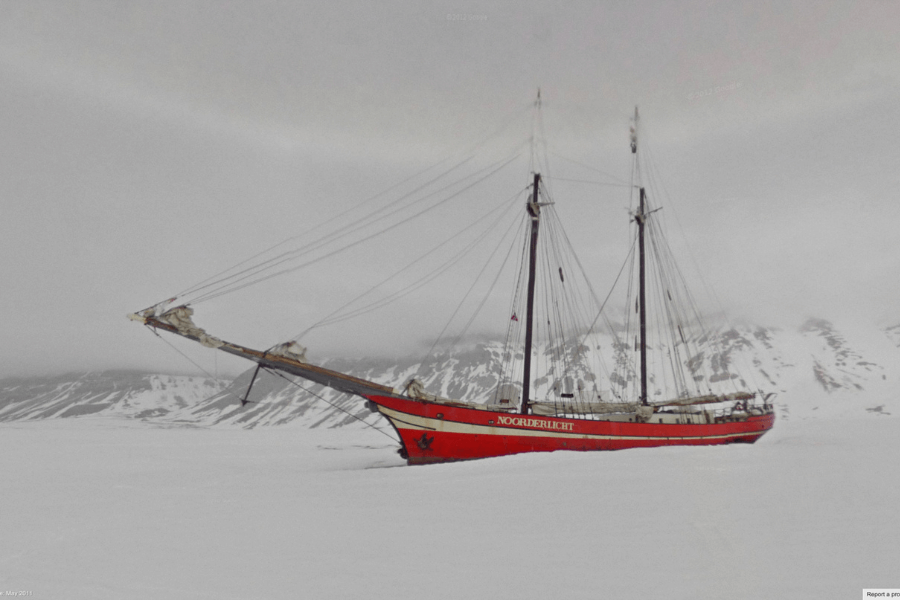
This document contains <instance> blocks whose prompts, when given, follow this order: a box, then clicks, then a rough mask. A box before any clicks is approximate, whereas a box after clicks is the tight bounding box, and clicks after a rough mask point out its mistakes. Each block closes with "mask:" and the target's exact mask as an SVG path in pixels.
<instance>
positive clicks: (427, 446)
mask: <svg viewBox="0 0 900 600" xmlns="http://www.w3.org/2000/svg"><path fill="white" fill-rule="evenodd" d="M433 441H434V436H431V437H428V434H427V433H423V434H422V437H420V438H416V444H418V445H419V449H420V450H431V442H433Z"/></svg>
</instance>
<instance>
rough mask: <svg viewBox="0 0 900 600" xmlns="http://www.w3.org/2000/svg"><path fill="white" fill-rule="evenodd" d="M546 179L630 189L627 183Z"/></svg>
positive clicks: (557, 178)
mask: <svg viewBox="0 0 900 600" xmlns="http://www.w3.org/2000/svg"><path fill="white" fill-rule="evenodd" d="M546 179H552V180H554V181H568V182H570V183H590V184H593V185H604V186H607V187H620V188H627V187H631V186H630V185H628V184H627V183H609V182H606V181H591V180H589V179H569V178H567V177H546Z"/></svg>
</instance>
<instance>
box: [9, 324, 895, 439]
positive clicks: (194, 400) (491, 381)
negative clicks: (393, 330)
mask: <svg viewBox="0 0 900 600" xmlns="http://www.w3.org/2000/svg"><path fill="white" fill-rule="evenodd" d="M609 348H610V352H611V353H612V354H613V355H614V354H615V352H617V351H621V349H620V348H616V347H615V345H614V344H612V343H611V342H610V343H609ZM701 348H702V351H701V352H700V353H699V354H697V355H696V356H692V357H690V360H689V361H688V362H689V365H688V366H689V367H690V369H691V370H692V371H694V373H695V379H697V378H702V376H701V375H697V374H698V373H706V374H707V377H708V379H709V381H710V382H717V381H723V380H730V379H737V380H738V382H739V384H740V386H741V387H743V388H749V389H762V390H764V391H766V392H770V391H771V392H776V393H777V396H776V398H775V403H776V406H777V407H778V414H779V417H780V418H782V419H803V418H810V417H816V416H824V415H840V414H849V415H852V414H859V415H864V414H875V415H879V414H880V415H885V414H891V413H894V414H897V413H900V369H897V367H898V366H900V325H896V326H891V327H886V328H880V329H879V328H875V327H872V328H864V327H863V328H860V327H847V328H844V329H839V328H838V327H837V326H836V325H834V324H832V323H830V322H828V321H825V320H822V319H809V320H808V321H806V322H805V323H803V325H802V326H800V327H799V328H797V329H793V330H787V329H776V328H766V327H760V326H739V327H732V328H727V329H723V330H720V331H719V332H718V333H716V334H715V335H714V336H708V339H705V340H704V341H703V342H702V344H701ZM542 351H543V352H550V351H551V349H544V350H542ZM501 354H502V348H501V345H500V344H496V343H481V344H478V345H477V346H474V347H472V348H469V349H464V350H457V351H455V352H453V353H451V354H449V355H444V356H437V357H433V358H431V359H429V360H428V361H426V362H419V361H417V360H414V359H409V360H399V361H385V360H378V359H356V360H348V359H331V360H325V361H320V362H319V364H322V365H323V366H326V367H328V368H330V369H334V370H337V371H341V372H344V373H348V374H350V375H353V376H356V377H361V378H364V379H368V380H371V381H376V382H379V383H382V384H386V385H390V386H394V387H400V386H402V385H403V384H404V383H405V382H406V381H408V380H409V378H410V377H412V376H416V377H418V378H419V379H421V380H422V381H423V382H424V383H425V386H426V388H427V389H428V390H429V391H430V392H432V393H436V394H438V395H441V396H444V397H448V398H456V399H461V400H467V401H473V402H483V401H485V400H487V399H488V398H489V397H490V396H491V394H492V393H493V392H494V390H495V389H496V386H497V384H498V374H499V372H500V362H501ZM614 358H615V357H614V356H613V359H614ZM312 360H313V361H314V362H315V359H314V358H313V359H312ZM252 372H253V371H252V369H248V371H247V372H245V373H243V374H242V375H240V376H239V377H237V378H236V379H235V380H233V381H229V380H213V379H210V378H205V377H190V376H174V375H158V374H145V373H133V372H122V371H108V372H101V373H87V374H78V375H67V376H61V377H49V378H34V379H21V378H10V379H4V380H0V421H14V420H34V419H47V418H65V417H76V416H80V415H86V414H102V415H109V416H119V417H128V418H136V419H143V420H152V421H157V422H162V423H170V424H182V425H196V426H235V427H244V428H253V427H257V426H263V425H283V424H286V423H292V424H293V425H295V426H297V427H305V428H315V427H342V426H353V427H358V426H364V425H363V422H365V423H368V424H373V425H383V422H381V419H380V417H378V416H377V415H374V414H372V413H371V412H370V411H368V409H366V408H365V405H364V403H363V402H362V401H361V400H360V399H359V398H357V397H351V396H347V395H345V394H340V393H338V392H335V391H333V390H330V389H327V388H323V387H322V386H320V385H315V384H312V383H310V382H307V381H302V380H297V381H292V380H289V379H287V378H284V377H280V376H277V375H272V374H269V373H267V372H265V371H261V372H260V374H259V377H258V378H257V380H256V382H255V383H254V385H253V388H252V390H251V393H250V396H249V400H250V401H251V402H250V403H249V404H247V405H246V406H241V402H240V400H241V398H243V397H244V395H245V394H246V392H247V387H248V385H249V383H250V378H251V376H252ZM554 381H555V378H554V376H553V374H552V373H550V372H548V371H544V372H541V371H538V372H537V373H536V377H535V389H536V390H537V392H538V396H540V394H541V392H542V391H545V390H546V389H547V388H548V387H549V386H551V385H553V384H554Z"/></svg>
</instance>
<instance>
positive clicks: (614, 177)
mask: <svg viewBox="0 0 900 600" xmlns="http://www.w3.org/2000/svg"><path fill="white" fill-rule="evenodd" d="M550 154H552V155H554V156H556V157H557V158H561V159H563V160H566V161H568V162H570V163H573V164H576V165H579V166H581V167H584V168H585V169H590V170H591V171H595V172H597V173H600V174H601V175H606V176H607V177H610V178H611V179H615V180H616V181H618V182H619V183H621V184H623V185H624V186H628V187H630V185H629V183H628V182H627V181H625V180H623V179H622V178H621V177H617V176H616V175H612V174H610V173H607V172H606V171H601V170H600V169H598V168H597V167H592V166H590V165H588V164H585V163H583V162H581V161H577V160H574V159H572V158H567V157H565V156H563V155H562V154H559V153H558V152H556V151H554V150H551V151H550Z"/></svg>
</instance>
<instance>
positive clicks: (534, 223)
mask: <svg viewBox="0 0 900 600" xmlns="http://www.w3.org/2000/svg"><path fill="white" fill-rule="evenodd" d="M540 183H541V175H540V173H535V174H534V194H533V195H532V196H531V202H529V203H528V206H527V209H528V214H529V215H531V246H530V248H529V255H528V256H529V259H528V310H527V313H526V315H525V368H524V371H525V373H524V374H523V375H522V414H523V415H527V414H528V402H529V399H530V396H531V394H530V392H531V383H530V382H531V341H532V335H533V331H532V330H533V327H532V321H533V317H534V271H535V265H536V264H537V240H538V225H539V224H540V215H541V207H540V205H539V204H538V190H539V188H540Z"/></svg>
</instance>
